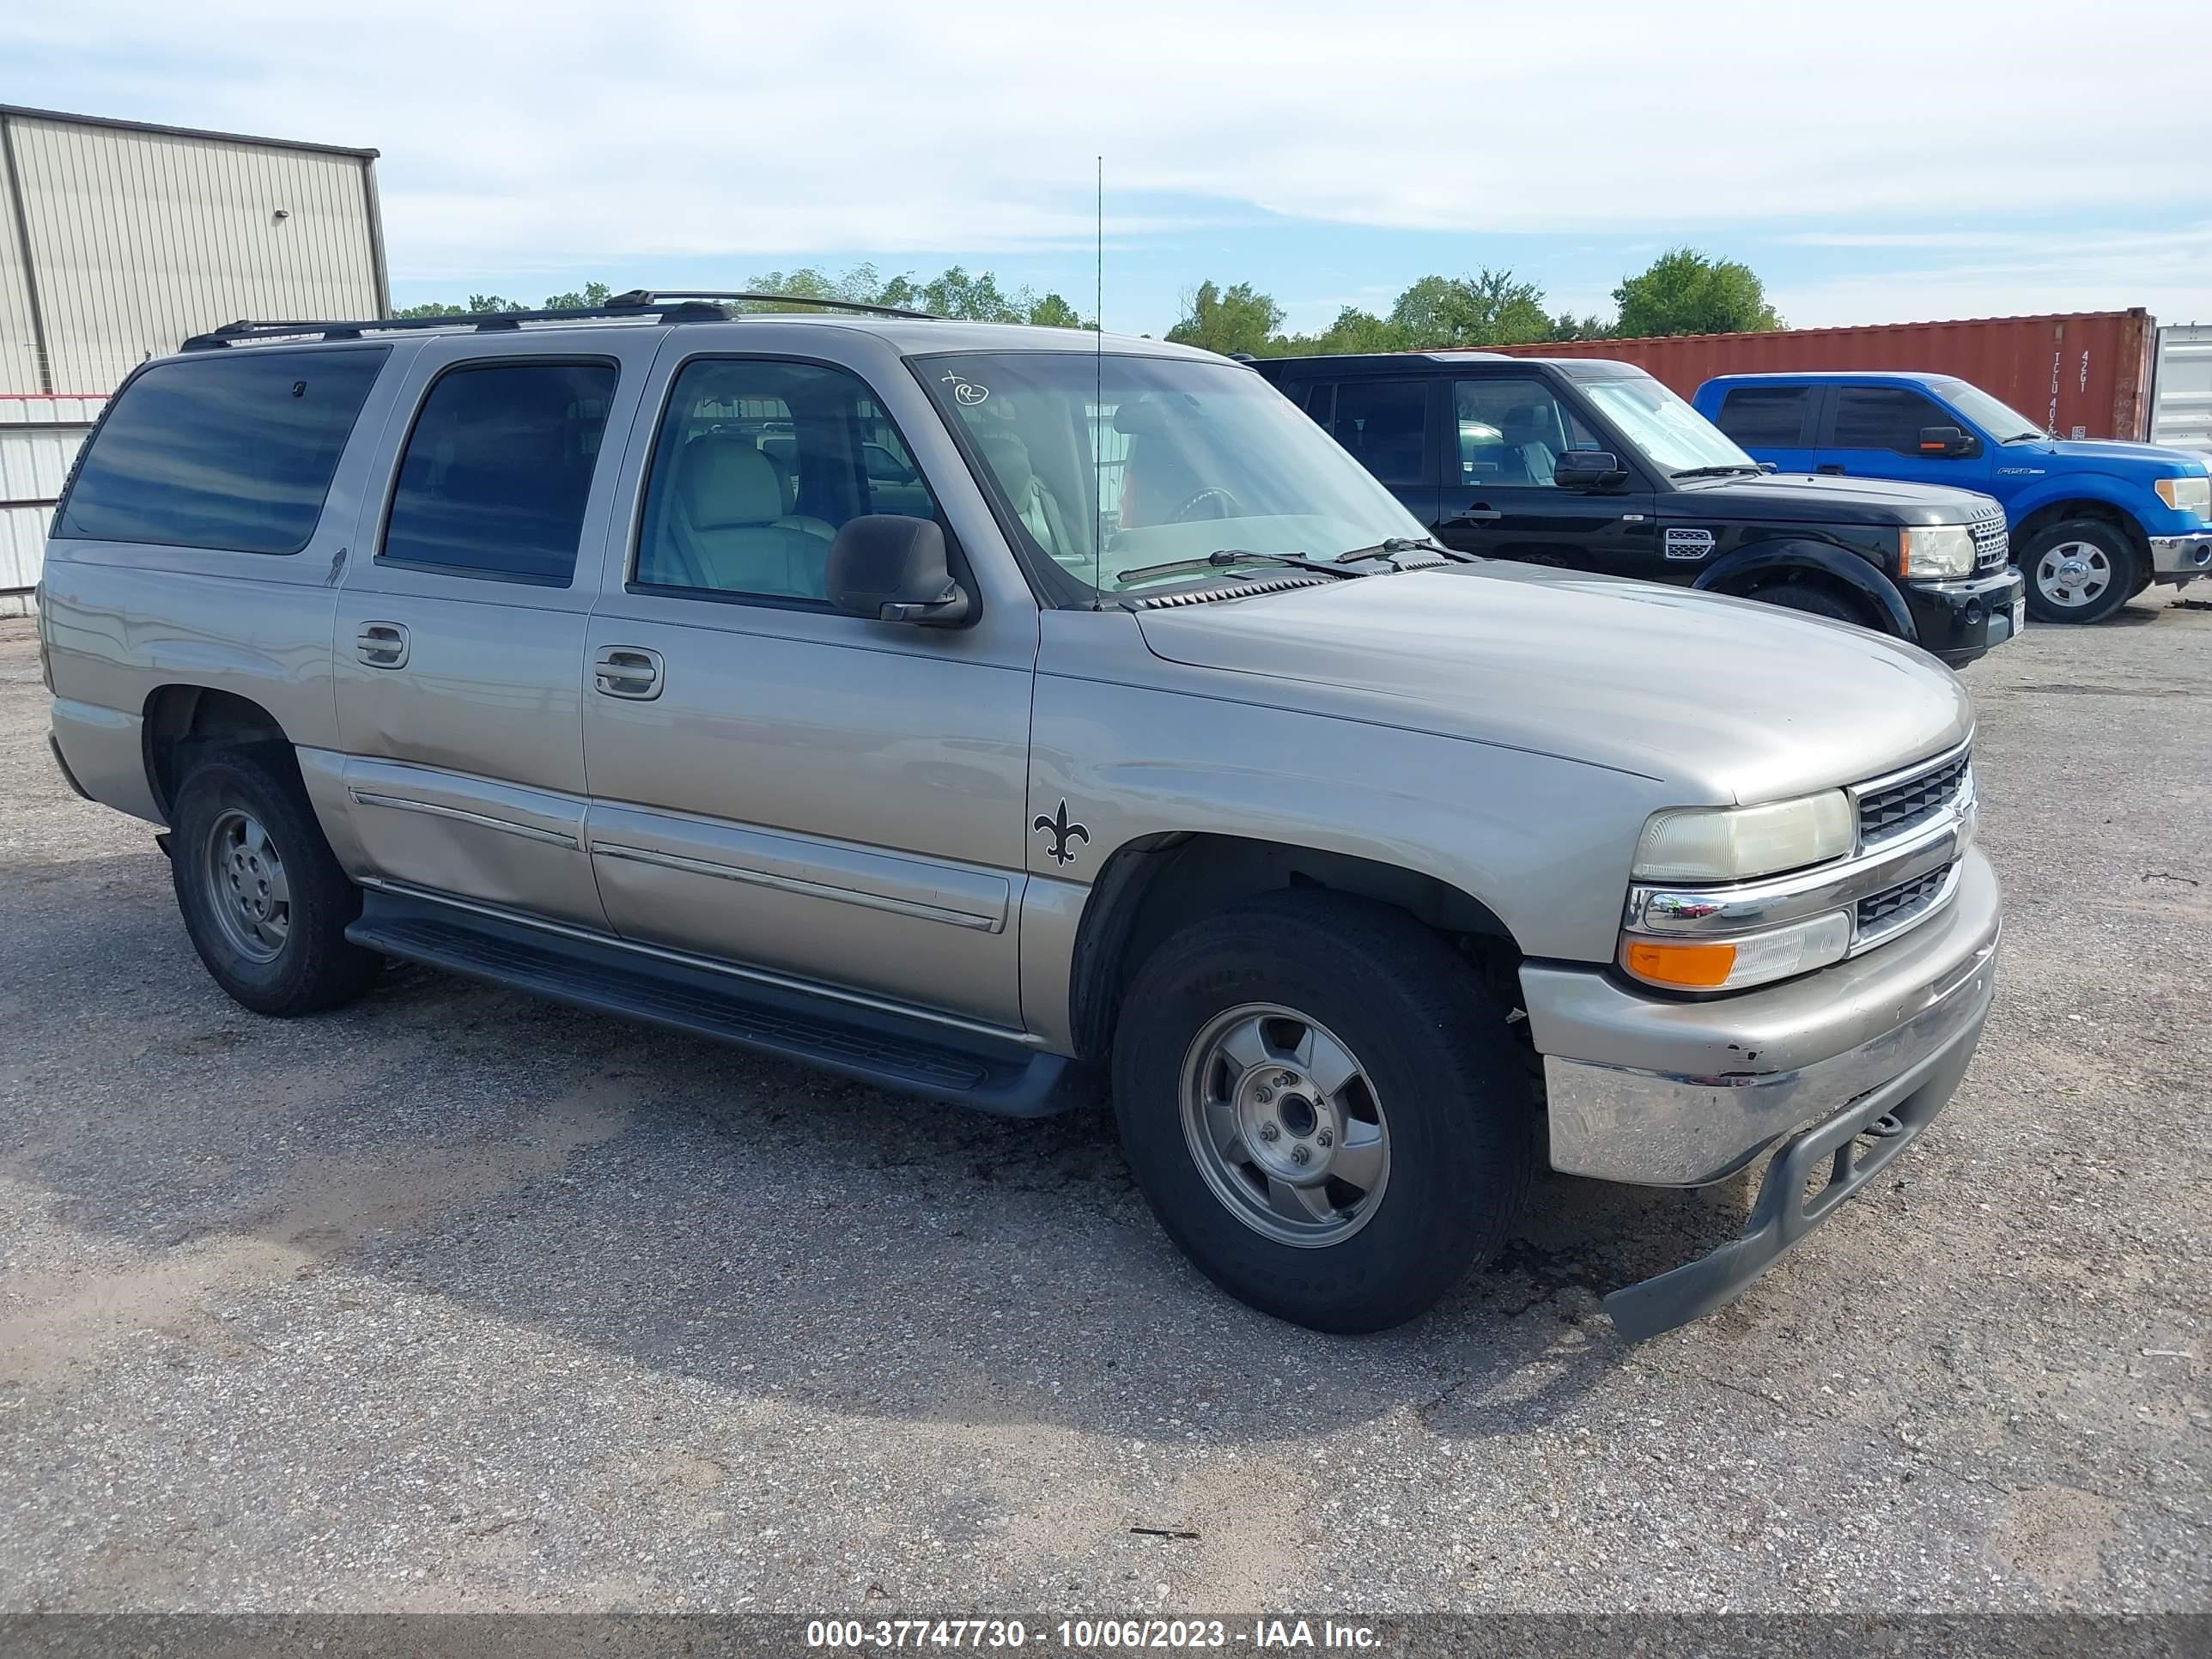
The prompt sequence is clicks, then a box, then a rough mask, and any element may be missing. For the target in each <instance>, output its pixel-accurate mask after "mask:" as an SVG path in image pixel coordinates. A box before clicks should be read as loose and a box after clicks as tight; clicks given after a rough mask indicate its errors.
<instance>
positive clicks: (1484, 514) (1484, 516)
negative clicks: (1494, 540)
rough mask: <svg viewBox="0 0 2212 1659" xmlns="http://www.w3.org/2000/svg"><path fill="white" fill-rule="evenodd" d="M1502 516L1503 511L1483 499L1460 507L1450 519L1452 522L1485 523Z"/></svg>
mask: <svg viewBox="0 0 2212 1659" xmlns="http://www.w3.org/2000/svg"><path fill="white" fill-rule="evenodd" d="M1504 516H1505V514H1504V512H1503V511H1501V510H1500V509H1499V508H1498V507H1492V506H1490V505H1488V504H1487V503H1486V502H1483V501H1476V502H1474V504H1473V505H1472V506H1468V507H1462V508H1460V510H1459V511H1458V512H1457V513H1454V514H1453V515H1452V520H1451V521H1452V522H1453V523H1454V524H1487V523H1489V522H1490V521H1491V520H1492V519H1502V518H1504Z"/></svg>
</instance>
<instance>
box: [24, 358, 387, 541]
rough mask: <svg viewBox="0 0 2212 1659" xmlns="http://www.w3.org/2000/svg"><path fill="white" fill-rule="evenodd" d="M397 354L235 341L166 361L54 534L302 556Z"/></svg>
mask: <svg viewBox="0 0 2212 1659" xmlns="http://www.w3.org/2000/svg"><path fill="white" fill-rule="evenodd" d="M389 355H390V354H389V353H388V352H387V351H386V350H385V349H384V348H382V347H368V348H360V347H356V348H353V349H345V350H338V351H269V350H262V349H252V348H248V349H240V348H237V347H230V348H227V349H225V350H224V351H223V352H222V353H221V354H220V355H210V356H207V357H205V358H202V359H190V358H187V359H184V360H180V361H179V362H169V363H156V364H155V366H154V367H153V368H149V369H148V370H146V371H145V372H144V373H143V374H140V375H139V376H138V377H137V379H135V380H132V381H131V384H130V385H129V386H125V388H124V389H123V391H122V392H120V393H119V394H118V397H117V398H116V401H115V406H114V407H113V408H112V409H111V410H108V411H107V415H106V419H105V420H103V421H102V422H100V430H99V432H98V433H97V434H96V435H94V439H93V441H92V444H91V447H89V448H88V450H87V451H86V452H85V456H84V460H83V463H82V465H80V466H79V467H78V469H77V474H76V481H75V482H74V483H72V484H71V485H70V491H69V496H68V499H67V500H66V501H64V503H63V504H62V510H61V513H60V514H59V516H58V520H57V521H56V525H55V530H54V533H55V534H56V535H57V536H62V537H73V538H82V539H85V540H91V541H112V542H149V543H153V544H157V545H161V546H168V547H212V548H225V549H229V550H234V551H237V552H240V553H296V552H298V551H299V550H301V548H303V547H305V546H306V545H307V540H308V538H310V537H311V536H313V534H314V532H315V523H316V520H319V518H320V517H321V516H322V511H323V499H324V497H325V496H326V495H328V494H329V493H330V488H331V475H332V474H333V473H335V472H336V471H337V465H338V456H339V454H340V453H342V452H343V450H344V448H345V445H346V439H347V438H348V436H349V435H351V433H352V431H353V428H354V422H355V421H356V419H357V418H358V417H359V416H360V414H361V406H362V402H363V401H364V400H365V399H366V398H368V389H369V387H370V386H373V385H374V383H375V380H376V376H377V373H378V371H379V370H380V369H381V368H383V366H384V360H385V358H386V356H389Z"/></svg>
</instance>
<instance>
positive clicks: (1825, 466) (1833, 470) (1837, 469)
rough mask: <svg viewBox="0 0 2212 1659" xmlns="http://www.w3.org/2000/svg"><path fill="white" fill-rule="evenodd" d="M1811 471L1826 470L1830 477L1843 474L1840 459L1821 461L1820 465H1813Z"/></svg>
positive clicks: (1842, 465)
mask: <svg viewBox="0 0 2212 1659" xmlns="http://www.w3.org/2000/svg"><path fill="white" fill-rule="evenodd" d="M1813 471H1815V472H1826V473H1827V474H1829V475H1830V476H1831V477H1841V476H1842V474H1843V471H1844V464H1843V463H1842V462H1841V461H1823V462H1821V463H1820V465H1818V466H1816V467H1814V469H1813Z"/></svg>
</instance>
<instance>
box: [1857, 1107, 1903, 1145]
mask: <svg viewBox="0 0 2212 1659" xmlns="http://www.w3.org/2000/svg"><path fill="white" fill-rule="evenodd" d="M1859 1133H1861V1134H1863V1135H1871V1136H1872V1137H1873V1138H1874V1139H1876V1140H1894V1139H1896V1138H1897V1137H1898V1136H1899V1135H1901V1134H1903V1133H1905V1126H1904V1125H1903V1124H1902V1123H1899V1121H1897V1114H1896V1113H1894V1112H1884V1113H1883V1114H1882V1115H1881V1116H1880V1117H1878V1118H1876V1119H1875V1120H1874V1121H1873V1122H1871V1123H1869V1124H1868V1125H1867V1126H1866V1127H1865V1128H1863V1129H1862V1130H1860V1131H1859Z"/></svg>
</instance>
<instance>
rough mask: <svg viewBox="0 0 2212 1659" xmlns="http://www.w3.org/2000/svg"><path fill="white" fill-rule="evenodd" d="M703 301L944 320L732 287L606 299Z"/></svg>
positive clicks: (635, 292)
mask: <svg viewBox="0 0 2212 1659" xmlns="http://www.w3.org/2000/svg"><path fill="white" fill-rule="evenodd" d="M682 300H704V301H712V302H726V301H745V302H749V303H751V304H754V305H775V306H813V307H817V308H819V309H821V310H823V311H858V312H862V313H866V314H867V315H868V316H871V317H912V318H915V319H919V320H921V321H922V322H929V323H937V322H942V321H944V320H945V319H943V318H941V317H939V315H938V314H937V313H935V312H933V311H909V310H908V309H907V308H906V307H903V306H879V305H872V304H870V303H869V302H867V301H863V300H830V299H823V298H820V297H818V296H817V295H811V294H750V293H746V292H744V291H742V290H739V289H645V288H638V289H631V290H630V291H629V293H627V294H617V295H615V296H614V297H613V298H612V299H611V300H609V301H607V304H608V305H610V306H613V307H648V306H665V305H667V304H669V303H670V302H671V301H682Z"/></svg>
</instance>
